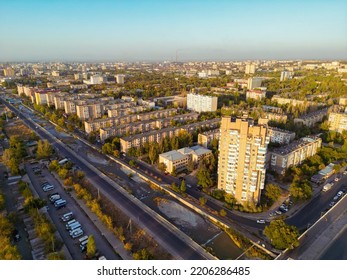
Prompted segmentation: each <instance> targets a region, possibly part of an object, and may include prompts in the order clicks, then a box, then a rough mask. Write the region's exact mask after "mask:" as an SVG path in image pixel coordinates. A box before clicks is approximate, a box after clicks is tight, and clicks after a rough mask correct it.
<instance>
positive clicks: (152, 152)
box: [148, 143, 159, 164]
mask: <svg viewBox="0 0 347 280" xmlns="http://www.w3.org/2000/svg"><path fill="white" fill-rule="evenodd" d="M158 155H159V153H158V148H157V145H156V144H154V143H151V145H150V147H149V151H148V157H149V160H150V161H151V163H152V164H154V162H155V161H156V160H157V158H158Z"/></svg>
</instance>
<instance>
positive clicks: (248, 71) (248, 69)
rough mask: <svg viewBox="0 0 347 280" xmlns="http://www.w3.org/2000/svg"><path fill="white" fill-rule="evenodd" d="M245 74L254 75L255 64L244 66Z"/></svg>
mask: <svg viewBox="0 0 347 280" xmlns="http://www.w3.org/2000/svg"><path fill="white" fill-rule="evenodd" d="M245 73H246V74H254V73H255V64H246V69H245Z"/></svg>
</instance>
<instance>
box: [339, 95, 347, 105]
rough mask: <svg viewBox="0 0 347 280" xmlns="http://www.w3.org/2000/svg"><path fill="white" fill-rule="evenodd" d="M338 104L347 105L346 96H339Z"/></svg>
mask: <svg viewBox="0 0 347 280" xmlns="http://www.w3.org/2000/svg"><path fill="white" fill-rule="evenodd" d="M339 105H342V106H347V97H340V99H339Z"/></svg>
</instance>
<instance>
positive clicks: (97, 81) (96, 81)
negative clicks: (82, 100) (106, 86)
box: [90, 75, 104, 85]
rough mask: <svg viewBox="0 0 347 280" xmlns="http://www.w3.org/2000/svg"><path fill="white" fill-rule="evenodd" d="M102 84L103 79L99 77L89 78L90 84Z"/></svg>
mask: <svg viewBox="0 0 347 280" xmlns="http://www.w3.org/2000/svg"><path fill="white" fill-rule="evenodd" d="M103 82H104V77H103V76H101V75H94V76H91V77H90V84H92V85H97V84H102V83H103Z"/></svg>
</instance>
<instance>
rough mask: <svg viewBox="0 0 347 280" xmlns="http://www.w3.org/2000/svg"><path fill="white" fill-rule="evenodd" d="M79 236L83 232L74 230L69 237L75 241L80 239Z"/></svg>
mask: <svg viewBox="0 0 347 280" xmlns="http://www.w3.org/2000/svg"><path fill="white" fill-rule="evenodd" d="M81 235H83V230H82V229H79V230H76V231H74V232H72V233H70V236H71V237H72V238H73V239H75V238H77V237H80V236H81Z"/></svg>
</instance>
